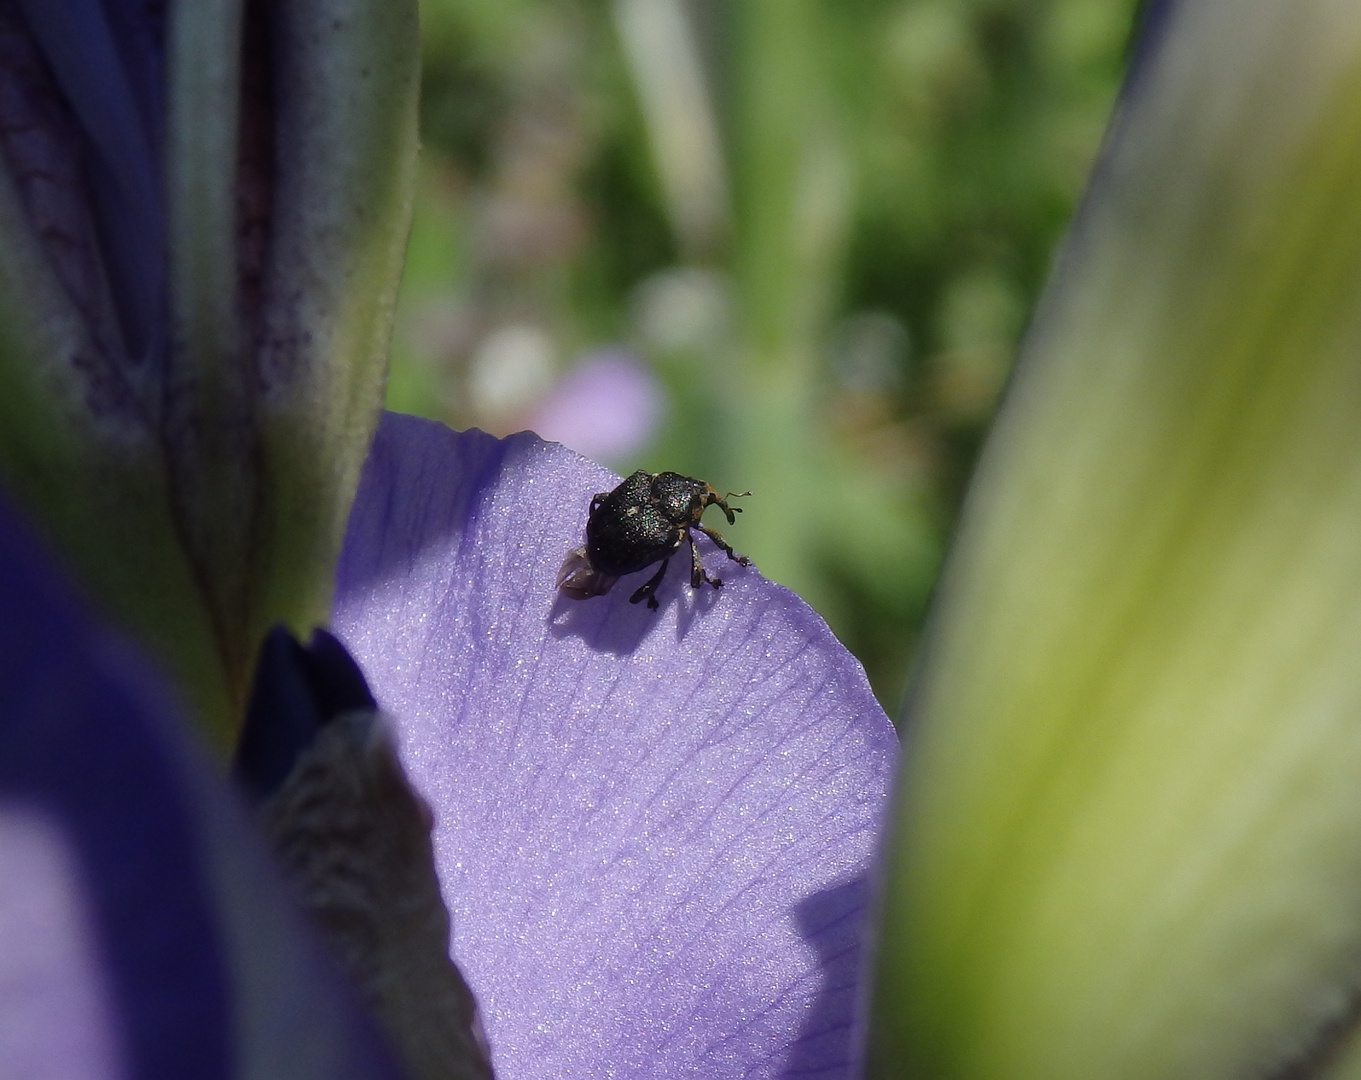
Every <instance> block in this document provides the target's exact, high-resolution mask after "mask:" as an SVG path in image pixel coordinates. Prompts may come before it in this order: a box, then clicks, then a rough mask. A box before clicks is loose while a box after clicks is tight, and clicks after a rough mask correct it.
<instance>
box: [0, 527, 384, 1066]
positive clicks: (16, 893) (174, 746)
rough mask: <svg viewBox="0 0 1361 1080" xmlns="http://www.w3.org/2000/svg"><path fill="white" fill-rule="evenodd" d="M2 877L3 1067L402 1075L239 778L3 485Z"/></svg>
mask: <svg viewBox="0 0 1361 1080" xmlns="http://www.w3.org/2000/svg"><path fill="white" fill-rule="evenodd" d="M0 882H3V885H2V886H0V1073H4V1074H5V1075H14V1074H12V1073H9V1072H6V1069H7V1068H8V1067H9V1066H10V1065H11V1064H12V1063H14V1062H15V1061H16V1060H20V1061H22V1062H23V1065H24V1067H25V1068H28V1069H30V1070H32V1071H30V1072H23V1071H22V1070H21V1071H20V1073H19V1074H20V1075H41V1076H68V1077H77V1076H89V1077H98V1076H106V1075H116V1076H123V1077H130V1078H131V1077H136V1078H146V1080H159V1078H165V1080H180V1078H183V1077H194V1078H196V1080H212V1078H213V1077H228V1076H234V1075H237V1074H238V1073H239V1074H240V1075H260V1076H289V1077H327V1078H331V1077H353V1078H355V1080H359V1078H373V1080H377V1078H386V1077H395V1076H396V1075H397V1074H396V1071H395V1069H394V1068H393V1067H392V1066H391V1064H390V1060H389V1058H388V1056H387V1053H386V1050H385V1048H384V1047H383V1046H382V1045H380V1044H379V1042H378V1039H377V1036H376V1035H375V1034H374V1030H373V1028H372V1025H371V1023H370V1021H369V1019H368V1017H367V1016H366V1015H365V1014H364V1013H363V1012H362V1011H361V1010H360V1009H359V1008H358V1006H357V1005H356V1003H355V1001H354V999H353V996H352V994H351V993H350V991H349V989H348V987H346V986H344V985H342V984H341V983H340V982H339V980H338V979H337V977H336V974H335V973H334V971H333V970H332V969H331V968H330V966H329V963H328V962H327V961H325V960H323V959H322V958H321V957H320V956H319V954H318V953H317V952H316V951H315V950H314V947H313V945H312V942H311V939H310V938H309V936H308V934H307V932H306V931H305V930H304V929H303V927H302V926H301V924H300V922H299V920H298V918H297V916H296V914H295V913H294V912H293V911H292V910H291V909H290V907H289V905H288V903H287V902H286V901H285V900H284V896H283V892H282V889H281V887H280V886H279V884H278V882H277V881H276V879H275V877H274V874H273V871H272V869H271V868H270V867H269V866H268V865H267V864H266V862H265V861H264V856H263V854H262V852H261V850H260V849H259V846H258V840H257V839H256V837H255V836H254V835H252V834H251V833H250V832H249V831H248V829H247V828H246V826H245V823H244V821H243V820H242V818H241V816H240V813H239V810H238V807H237V806H236V805H235V802H234V799H233V798H232V797H231V795H230V794H229V793H228V792H227V790H226V786H225V784H224V782H223V781H222V780H221V778H220V777H218V776H217V775H216V774H215V773H214V772H213V771H212V770H211V769H210V768H209V767H208V766H207V765H206V763H204V762H203V761H201V760H200V759H199V758H198V757H197V755H196V754H195V753H194V752H193V750H192V749H191V748H189V747H187V746H185V745H184V741H183V738H182V737H181V736H180V735H179V733H178V727H177V726H176V721H175V717H174V711H173V709H172V708H171V707H170V706H169V705H168V704H167V702H166V700H165V698H164V696H163V694H162V693H161V691H159V690H158V689H157V687H156V686H155V685H154V683H153V681H152V679H151V678H150V677H149V675H148V673H147V671H146V670H145V668H144V667H143V665H142V663H141V662H140V660H139V659H138V658H137V657H136V656H134V655H132V654H131V653H130V652H129V651H128V650H127V649H126V648H124V647H123V646H122V645H121V644H120V643H118V642H116V641H114V640H112V639H111V638H110V637H109V636H108V635H107V634H106V633H104V632H103V631H101V630H100V629H99V628H98V627H97V626H96V625H95V624H94V623H93V621H92V620H91V619H90V618H89V617H88V615H87V613H86V612H85V611H84V609H83V607H82V606H81V604H80V603H79V602H78V601H77V600H76V598H75V597H73V596H72V595H71V593H70V592H69V590H68V589H67V587H66V586H65V584H64V583H63V582H62V581H61V580H60V578H59V575H57V574H56V573H55V571H54V570H53V568H52V567H51V566H50V565H49V563H48V562H47V560H46V558H45V556H44V553H43V552H41V551H40V550H39V548H38V545H37V544H36V542H35V541H34V540H33V538H32V537H31V536H29V535H28V534H27V533H26V532H25V531H24V529H23V528H22V527H21V526H20V524H19V522H18V521H17V520H16V518H15V517H14V516H13V514H12V513H11V512H10V511H9V510H8V508H7V506H6V505H5V504H4V503H3V502H0ZM71 995H74V997H72V996H71ZM72 1025H74V1030H73V1029H72ZM82 1047H83V1048H84V1049H81V1048H82ZM73 1048H74V1049H73ZM19 1055H22V1057H20V1056H19ZM115 1063H116V1065H117V1066H121V1067H116V1065H115ZM106 1066H108V1067H107V1068H106Z"/></svg>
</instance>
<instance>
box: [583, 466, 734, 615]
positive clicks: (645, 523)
mask: <svg viewBox="0 0 1361 1080" xmlns="http://www.w3.org/2000/svg"><path fill="white" fill-rule="evenodd" d="M750 494H751V492H750V491H743V492H733V491H730V492H728V494H727V495H723V496H720V495H719V494H718V492H717V491H715V490H714V489H713V487H711V486H710V485H709V484H706V483H705V482H704V481H703V480H696V479H694V478H693V477H689V476H682V475H681V474H680V473H673V472H664V473H649V472H644V471H643V470H641V469H639V470H638V471H637V472H636V473H634V474H633V475H632V476H630V477H629V478H628V479H627V480H625V481H624V482H623V483H622V484H620V485H619V486H618V487H617V488H615V489H614V490H613V491H603V492H601V493H600V494H598V495H596V496H595V498H593V499H592V500H591V510H590V514H589V515H588V516H587V519H586V543H585V544H584V545H583V546H582V547H579V548H573V549H572V550H571V551H569V552H568V553H567V558H566V559H564V560H563V563H562V568H561V569H560V570H559V571H558V588H559V589H561V590H562V591H563V593H564V594H566V595H567V596H570V597H571V598H572V599H574V600H585V599H587V598H588V597H592V596H603V595H604V594H605V593H607V592H609V591H610V589H612V588H613V587H614V583H615V582H616V581H618V580H619V579H620V578H621V577H623V576H624V575H625V574H632V573H636V572H637V571H639V570H642V569H644V568H646V567H649V566H651V565H652V564H653V563H656V562H660V563H661V564H662V565H661V567H660V568H659V569H658V570H657V572H656V573H655V574H653V575H652V577H651V578H649V579H648V580H647V582H646V583H645V584H644V585H642V586H641V587H640V588H639V589H638V590H637V591H636V592H634V594H633V595H632V596H630V597H629V603H631V604H636V603H638V602H639V601H640V600H646V601H647V606H648V607H649V608H651V609H652V610H654V611H655V610H656V608H657V596H656V593H657V586H658V585H660V584H661V583H662V577H663V575H665V573H666V567H667V564H668V563H669V562H670V561H671V556H672V555H674V554H675V553H676V552H677V551H678V550H679V549H680V546H681V544H682V543H683V542H685V541H689V543H690V587H691V588H693V589H698V588H699V587H700V586H701V585H703V584H704V583H705V582H706V581H707V582H708V583H709V584H710V585H712V586H713V587H714V588H715V589H717V588H721V587H722V585H723V582H722V580H721V579H719V578H716V577H710V576H709V575H708V574H707V573H705V571H704V567H703V566H701V565H700V562H699V552H698V551H696V550H695V537H694V533H693V532H692V531H691V530H692V529H698V530H699V531H700V532H702V533H703V534H704V535H705V536H707V537H708V538H709V539H710V540H712V541H713V542H714V543H715V544H717V545H718V546H719V547H720V548H722V549H723V551H724V553H725V554H726V555H727V556H728V558H729V559H731V560H732V561H733V562H735V563H738V564H740V565H742V566H750V565H751V560H749V559H748V558H746V556H744V555H739V554H737V552H735V551H733V549H732V547H731V545H729V543H728V542H727V541H726V540H724V539H723V537H722V536H721V535H720V534H719V533H718V532H717V531H715V530H714V529H711V528H709V526H707V525H705V524H704V522H702V521H701V520H700V518H701V517H703V515H704V511H705V510H706V509H708V508H709V507H710V506H717V507H718V508H719V509H720V510H722V511H723V514H724V516H726V517H727V519H728V524H729V525H731V524H732V523H733V522H735V521H736V520H737V518H736V515H737V514H740V513H741V512H742V508H741V507H740V506H732V507H730V506H729V505H728V503H727V500H728V499H739V498H742V497H744V496H746V495H750Z"/></svg>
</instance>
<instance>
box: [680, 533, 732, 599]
mask: <svg viewBox="0 0 1361 1080" xmlns="http://www.w3.org/2000/svg"><path fill="white" fill-rule="evenodd" d="M685 535H686V538H687V539H688V540H689V541H690V588H692V589H698V588H699V587H700V586H701V585H703V584H704V583H705V582H706V581H707V582H708V583H709V584H710V585H712V586H713V587H714V588H715V589H721V588H722V587H723V582H721V581H719V580H718V578H711V577H710V576H709V575H708V574H706V573H705V572H704V567H703V566H701V565H700V561H699V548H697V547H695V534H694V533H686V534H685Z"/></svg>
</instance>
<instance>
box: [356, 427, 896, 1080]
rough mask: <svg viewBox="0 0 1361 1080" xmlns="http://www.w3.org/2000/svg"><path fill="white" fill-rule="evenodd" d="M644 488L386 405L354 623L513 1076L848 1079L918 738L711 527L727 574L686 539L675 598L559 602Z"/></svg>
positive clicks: (361, 501)
mask: <svg viewBox="0 0 1361 1080" xmlns="http://www.w3.org/2000/svg"><path fill="white" fill-rule="evenodd" d="M616 482H617V478H615V477H614V476H612V475H611V474H610V473H608V472H606V471H605V470H604V469H602V468H600V467H599V466H596V465H594V464H592V463H590V462H587V461H585V460H583V459H581V458H579V457H577V456H576V455H575V454H573V453H571V452H570V451H568V450H565V449H564V448H562V447H560V446H556V445H553V444H548V443H544V442H542V441H541V440H539V439H538V438H536V437H535V436H533V435H531V434H528V433H525V434H521V435H516V436H512V437H511V438H509V439H505V440H497V439H493V438H491V437H490V436H488V435H484V434H482V433H481V432H476V431H474V432H468V433H464V434H457V433H454V432H451V431H449V430H447V429H446V428H444V427H442V426H440V425H438V424H433V423H429V422H427V421H421V420H416V419H413V418H410V417H402V416H396V415H388V416H387V417H385V418H384V421H383V423H382V425H381V427H380V429H379V434H378V437H377V440H376V442H375V444H374V447H373V451H372V453H371V455H370V457H369V460H368V464H367V466H366V468H365V472H364V477H363V480H362V482H361V485H360V490H359V496H358V499H357V500H356V503H355V510H354V512H353V514H352V516H351V519H350V527H349V533H348V536H347V539H346V546H345V550H344V553H343V555H342V559H341V566H340V571H339V576H338V584H337V600H336V609H335V619H334V625H335V629H336V631H337V632H338V633H339V634H340V635H341V636H342V637H343V638H345V640H346V641H347V643H348V644H349V645H350V647H351V648H352V650H353V651H354V653H355V655H356V656H357V658H358V659H359V661H360V663H361V664H362V666H363V667H364V670H365V673H366V675H367V676H368V678H369V681H370V684H371V686H372V687H373V689H374V692H375V694H376V696H377V697H378V699H379V702H380V704H381V705H382V706H383V707H384V708H386V709H388V710H389V711H390V712H392V713H393V714H394V716H395V717H396V718H397V721H398V726H399V730H400V732H401V736H402V739H403V751H404V758H405V761H406V764H407V767H408V769H409V770H410V772H411V774H412V779H413V781H414V782H415V784H416V785H417V787H418V788H419V789H420V790H421V791H422V792H423V793H424V794H425V796H426V797H427V798H428V799H429V800H430V802H431V804H432V806H433V808H434V811H435V816H436V826H435V847H436V860H437V864H438V867H439V871H440V875H441V879H442V882H443V890H444V894H445V898H446V900H447V902H448V904H449V907H450V910H451V914H452V917H453V923H454V931H453V936H454V956H455V958H456V960H457V961H458V963H459V965H460V967H461V968H462V969H463V971H464V972H465V974H466V975H467V977H468V979H469V982H470V983H471V984H472V986H473V989H474V991H475V992H476V993H477V995H478V998H479V1001H480V1003H481V1005H482V1009H483V1015H484V1018H485V1021H486V1025H487V1033H488V1037H489V1039H490V1042H491V1046H492V1056H493V1061H494V1063H495V1065H496V1067H497V1070H498V1075H499V1076H500V1077H502V1080H530V1078H533V1077H543V1078H554V1080H556V1078H559V1077H565V1076H570V1077H574V1078H578V1080H589V1078H590V1077H596V1076H611V1077H647V1078H651V1080H661V1078H666V1077H693V1076H704V1077H708V1078H722V1077H738V1076H741V1077H777V1076H790V1075H795V1074H797V1075H808V1076H821V1077H839V1076H847V1075H849V1074H850V1073H851V1071H852V1057H853V1039H852V1021H853V1013H854V1009H855V1005H856V1001H857V995H858V984H859V979H860V954H861V949H862V941H863V935H864V933H865V930H866V925H865V920H866V902H867V897H868V893H869V885H868V875H869V873H870V867H871V862H872V858H873V854H874V851H875V847H876V843H877V838H878V833H879V828H880V825H881V822H882V820H883V816H884V807H885V799H886V796H887V792H888V789H889V783H890V780H891V775H892V772H893V768H894V762H895V758H896V754H897V741H896V738H895V735H894V732H893V729H892V727H891V725H890V724H889V722H888V720H887V718H886V717H885V716H884V714H883V711H882V710H881V709H880V708H879V706H878V704H877V703H876V702H875V700H874V698H873V696H872V695H871V693H870V690H869V686H868V684H867V682H866V681H865V677H864V674H863V672H862V671H861V669H860V666H859V665H858V664H857V663H856V661H855V660H854V659H853V658H852V657H851V656H850V655H849V654H848V653H847V652H846V651H845V650H844V649H843V648H842V647H841V645H840V644H839V643H838V642H837V641H836V640H835V638H833V637H832V635H831V633H830V631H828V629H827V627H826V625H825V624H824V623H823V622H822V620H821V619H820V618H818V617H817V616H816V615H815V614H814V613H813V612H812V611H811V610H810V609H809V608H808V607H807V606H806V605H805V604H804V603H803V602H802V601H800V600H799V599H798V597H796V596H794V595H793V594H792V593H790V592H788V591H787V590H785V589H782V588H780V587H779V586H777V585H774V584H772V583H771V582H769V581H766V580H764V579H763V578H761V576H760V575H759V574H758V573H756V571H755V570H746V569H741V568H739V567H738V566H736V565H735V564H733V563H731V562H728V561H727V560H726V559H725V558H724V557H723V556H722V554H721V553H719V552H717V551H716V550H715V549H714V548H713V547H712V545H710V544H709V542H708V541H707V540H703V541H701V546H702V548H703V552H704V561H705V566H706V568H707V569H708V570H709V571H710V572H711V573H717V574H719V575H721V576H722V577H723V579H724V581H725V582H726V585H725V586H724V588H723V589H722V590H714V589H711V588H709V587H707V586H706V587H705V588H703V589H702V590H699V591H691V589H690V587H689V581H688V578H689V567H688V559H687V558H686V557H685V555H684V553H682V555H681V556H680V557H678V558H677V559H675V560H674V562H673V565H672V566H671V569H670V571H669V573H668V575H667V578H666V581H665V582H664V584H663V585H662V586H661V588H660V590H659V591H658V599H659V600H660V601H661V610H660V611H658V612H650V611H648V610H647V608H646V607H645V606H644V605H641V604H639V605H630V604H629V602H628V598H629V595H630V593H631V592H632V591H633V589H634V588H636V586H637V585H639V584H641V583H642V582H643V581H644V580H645V579H646V575H645V574H639V575H635V576H633V577H627V578H625V579H623V581H621V582H620V585H619V587H617V588H616V589H615V590H614V591H613V592H612V593H610V594H609V595H608V596H604V597H597V598H593V599H590V600H585V601H574V600H570V599H566V598H564V597H562V596H560V595H559V594H558V593H557V592H556V590H555V589H554V587H553V583H554V579H555V576H556V574H557V571H558V568H559V565H560V564H561V562H562V559H563V556H564V554H565V553H566V552H567V551H568V550H569V549H570V548H572V547H574V546H575V545H577V544H580V543H581V541H582V537H583V531H582V530H583V527H584V524H585V516H586V509H587V504H588V503H589V501H590V498H591V496H592V494H593V493H595V492H598V491H603V490H607V489H609V488H610V487H612V486H613V485H614V484H615V483H616ZM748 509H749V512H750V513H753V514H755V513H759V512H760V503H759V498H758V499H753V500H751V502H750V504H749V507H748ZM729 538H730V539H733V540H735V541H736V543H737V547H738V549H739V550H740V549H741V525H740V522H739V524H738V525H737V526H736V527H734V528H733V530H732V534H731V535H730V537H729ZM634 577H636V578H637V580H636V581H635V580H634Z"/></svg>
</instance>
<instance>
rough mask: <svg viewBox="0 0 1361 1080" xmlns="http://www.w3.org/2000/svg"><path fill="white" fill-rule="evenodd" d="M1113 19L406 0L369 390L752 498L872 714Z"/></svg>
mask: <svg viewBox="0 0 1361 1080" xmlns="http://www.w3.org/2000/svg"><path fill="white" fill-rule="evenodd" d="M1134 6H1135V5H1134V2H1133V0H825V2H819V0H778V2H776V0H615V2H614V3H612V4H608V3H591V2H588V0H422V5H421V12H422V19H423V34H424V64H425V70H424V83H425V87H424V102H423V109H422V124H423V140H424V148H423V157H422V163H421V181H420V189H419V193H418V196H417V204H416V215H415V224H414V228H413V233H412V238H411V247H410V256H409V261H408V264H407V270H406V276H405V279H404V281H403V287H402V295H401V300H400V304H399V311H398V321H397V330H396V335H395V340H394V347H393V358H392V377H391V382H390V387H389V392H388V404H389V406H390V407H391V408H394V409H398V410H401V411H404V412H412V413H417V414H420V415H424V416H430V417H435V418H437V419H440V420H443V421H445V422H446V423H448V424H450V425H452V426H454V427H459V428H462V427H468V426H477V427H481V428H484V429H486V430H489V431H492V432H494V433H496V434H507V433H509V432H511V431H517V430H520V429H522V428H525V427H532V428H534V429H535V430H538V431H539V432H540V433H541V434H543V435H544V436H545V437H547V438H557V439H560V440H562V441H564V442H566V443H567V444H568V445H570V446H573V448H574V449H577V450H579V451H581V452H582V453H585V454H587V455H588V456H591V457H595V458H597V459H598V460H601V461H602V462H604V463H605V464H607V465H610V466H612V467H614V468H615V469H617V470H620V471H623V472H628V471H631V470H632V469H634V468H646V469H650V470H652V471H659V470H662V469H673V470H676V471H679V472H683V473H687V474H689V475H693V476H699V477H701V478H703V479H706V480H709V481H710V482H712V483H713V484H714V485H715V486H716V487H717V488H718V489H719V490H720V491H727V490H734V491H745V490H747V489H748V488H750V489H752V490H753V491H754V492H755V493H756V494H755V496H754V497H753V498H751V499H747V500H744V504H745V507H746V509H747V513H745V514H744V515H743V516H742V517H740V518H739V519H738V523H737V525H735V526H733V527H732V528H731V529H730V530H728V531H727V533H726V535H727V536H728V538H729V540H731V541H732V542H733V544H734V545H735V546H736V548H737V549H738V550H739V551H741V552H744V553H745V554H748V555H750V556H751V557H752V558H753V559H754V560H755V562H756V563H757V565H758V566H759V567H760V569H761V570H762V572H763V573H765V574H766V575H767V576H768V577H771V578H773V579H775V580H776V581H779V582H781V583H783V584H785V585H788V586H789V587H790V588H792V589H794V590H796V591H797V592H799V593H800V594H801V595H802V596H803V597H804V598H805V599H807V600H808V601H809V603H811V604H812V605H813V606H814V607H815V608H817V610H818V611H819V612H820V613H821V614H822V615H823V616H824V617H825V618H826V619H827V621H828V622H829V623H830V624H831V626H832V628H833V630H835V631H836V633H837V634H838V636H839V637H840V638H841V639H842V641H844V642H845V643H846V644H847V645H848V646H849V647H850V648H851V649H852V650H853V651H854V652H855V653H856V655H857V656H858V657H859V658H860V659H861V661H862V662H863V663H864V665H865V668H866V670H867V671H868V672H869V676H870V681H871V683H872V684H873V686H874V689H875V692H876V693H877V694H878V695H879V698H880V700H881V702H883V704H884V706H885V708H886V710H887V711H888V712H889V714H890V715H894V716H896V714H897V713H898V711H899V705H900V699H901V695H902V692H903V687H904V683H905V681H906V677H907V671H908V667H909V664H910V659H911V654H912V650H913V647H914V644H915V642H916V639H917V635H918V633H919V629H920V626H921V621H922V617H923V614H924V611H925V606H926V601H927V598H928V595H929V593H930V589H931V586H932V583H933V581H934V579H935V575H936V572H937V569H938V566H939V563H940V559H941V555H942V552H943V549H944V546H945V543H946V540H947V538H948V534H949V531H950V528H951V524H952V521H953V519H954V515H955V512H956V510H957V507H958V504H959V500H960V498H961V495H962V490H963V485H964V483H965V480H966V478H967V476H968V473H969V469H970V467H971V465H972V461H973V458H974V454H975V452H976V449H977V447H978V445H979V443H980V441H981V438H982V435H983V433H984V431H985V429H986V427H987V424H988V421H989V418H990V416H991V413H992V410H993V407H994V405H995V403H996V400H997V397H998V394H999V392H1000V390H1001V388H1002V385H1003V382H1004V381H1005V379H1006V376H1007V372H1008V369H1009V366H1010V364H1011V360H1012V357H1013V354H1014V351H1015V347H1016V343H1017V341H1018V338H1019V337H1020V335H1021V333H1022V331H1023V330H1024V328H1025V322H1026V319H1027V315H1028V312H1029V311H1030V309H1031V307H1032V305H1033V303H1034V300H1035V298H1036V296H1037V294H1038V291H1039V289H1040V287H1041V285H1042V284H1043V281H1044V277H1045V274H1046V270H1047V266H1048V263H1049V260H1050V257H1051V255H1052V252H1053V250H1054V247H1055V244H1056V242H1057V240H1058V238H1059V236H1060V234H1061V232H1062V229H1063V227H1064V225H1065V223H1066V222H1067V220H1068V218H1069V216H1070V215H1071V213H1072V210H1073V206H1074V203H1075V200H1076V199H1077V197H1078V196H1079V194H1080V192H1081V189H1082V185H1083V182H1084V180H1085V177H1086V173H1087V170H1088V169H1089V167H1090V164H1091V161H1092V159H1093V156H1094V154H1095V152H1096V149H1097V146H1098V143H1099V140H1100V138H1101V134H1102V131H1103V128H1104V126H1105V122H1106V118H1107V115H1108V113H1109V111H1110V108H1111V105H1112V103H1113V101H1114V98H1115V93H1116V89H1117V85H1118V80H1119V76H1120V72H1121V69H1122V65H1123V59H1124V56H1125V52H1126V49H1127V44H1128V39H1129V34H1130V26H1131V21H1132V18H1133V15H1134ZM582 511H583V521H584V514H585V507H584V506H583V508H582ZM719 524H721V523H719Z"/></svg>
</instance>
